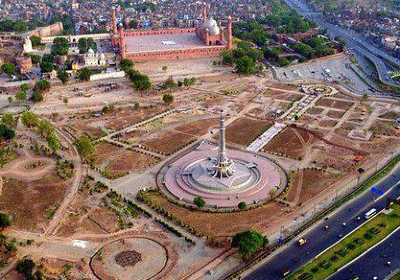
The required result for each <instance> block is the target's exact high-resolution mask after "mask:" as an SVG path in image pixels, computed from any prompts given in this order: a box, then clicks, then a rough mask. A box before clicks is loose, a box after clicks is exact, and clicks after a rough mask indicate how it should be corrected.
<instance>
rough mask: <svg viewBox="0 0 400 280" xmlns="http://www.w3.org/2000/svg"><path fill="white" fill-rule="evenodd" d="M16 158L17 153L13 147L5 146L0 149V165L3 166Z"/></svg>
mask: <svg viewBox="0 0 400 280" xmlns="http://www.w3.org/2000/svg"><path fill="white" fill-rule="evenodd" d="M16 158H18V154H17V152H16V151H15V150H14V149H13V148H11V147H6V148H1V149H0V167H3V166H4V165H6V164H7V163H9V162H10V161H12V160H14V159H16Z"/></svg>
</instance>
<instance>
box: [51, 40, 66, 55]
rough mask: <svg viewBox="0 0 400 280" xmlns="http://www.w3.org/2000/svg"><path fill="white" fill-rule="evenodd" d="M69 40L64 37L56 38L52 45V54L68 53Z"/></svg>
mask: <svg viewBox="0 0 400 280" xmlns="http://www.w3.org/2000/svg"><path fill="white" fill-rule="evenodd" d="M68 49H69V46H68V40H67V39H65V38H63V37H57V38H55V39H54V42H53V45H52V47H51V54H52V55H53V56H56V55H66V54H67V53H68Z"/></svg>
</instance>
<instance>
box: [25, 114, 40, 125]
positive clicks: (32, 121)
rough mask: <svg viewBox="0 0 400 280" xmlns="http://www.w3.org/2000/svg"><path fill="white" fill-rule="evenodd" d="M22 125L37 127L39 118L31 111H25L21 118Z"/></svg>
mask: <svg viewBox="0 0 400 280" xmlns="http://www.w3.org/2000/svg"><path fill="white" fill-rule="evenodd" d="M21 121H22V124H23V125H25V126H27V127H33V126H37V125H39V116H38V115H36V114H35V113H33V112H32V111H25V112H23V113H22V116H21Z"/></svg>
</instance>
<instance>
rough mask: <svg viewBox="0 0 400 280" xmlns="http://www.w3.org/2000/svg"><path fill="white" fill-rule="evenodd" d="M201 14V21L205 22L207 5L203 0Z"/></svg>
mask: <svg viewBox="0 0 400 280" xmlns="http://www.w3.org/2000/svg"><path fill="white" fill-rule="evenodd" d="M201 15H202V17H203V23H205V22H206V21H207V7H206V3H205V2H203V6H202V11H201Z"/></svg>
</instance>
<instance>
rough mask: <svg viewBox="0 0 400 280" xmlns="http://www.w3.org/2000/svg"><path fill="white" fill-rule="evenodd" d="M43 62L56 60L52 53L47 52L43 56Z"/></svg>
mask: <svg viewBox="0 0 400 280" xmlns="http://www.w3.org/2000/svg"><path fill="white" fill-rule="evenodd" d="M42 62H52V63H53V62H54V55H52V54H51V53H46V54H44V55H43V57H42Z"/></svg>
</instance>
